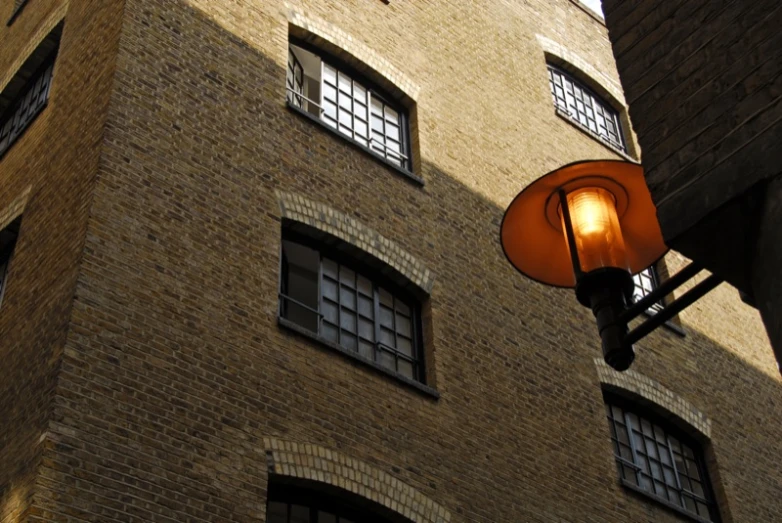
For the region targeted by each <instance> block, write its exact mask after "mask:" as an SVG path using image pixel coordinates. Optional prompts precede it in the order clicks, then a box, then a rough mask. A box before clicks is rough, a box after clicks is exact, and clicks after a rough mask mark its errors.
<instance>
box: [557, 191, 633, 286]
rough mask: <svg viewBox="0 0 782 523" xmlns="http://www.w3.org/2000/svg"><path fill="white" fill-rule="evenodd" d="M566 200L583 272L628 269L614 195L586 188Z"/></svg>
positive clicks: (571, 193) (567, 196)
mask: <svg viewBox="0 0 782 523" xmlns="http://www.w3.org/2000/svg"><path fill="white" fill-rule="evenodd" d="M566 199H567V206H568V210H569V211H570V219H571V221H572V224H573V234H574V236H575V240H576V248H577V249H578V258H579V261H580V262H581V270H582V271H584V272H590V271H593V270H595V269H600V268H603V267H616V268H619V269H625V270H628V268H629V263H628V260H627V251H626V249H625V242H624V239H623V238H622V230H621V229H620V227H619V218H618V217H617V215H616V204H615V201H614V197H613V196H612V195H611V193H610V192H609V191H607V190H605V189H602V188H599V187H584V188H580V189H576V190H574V191H572V192H569V193H567V195H566ZM560 214H561V213H560ZM563 220H564V217H563ZM563 230H564V223H563ZM565 242H566V243H567V237H566V236H565ZM568 248H569V247H568Z"/></svg>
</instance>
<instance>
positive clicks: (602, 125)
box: [548, 64, 626, 151]
mask: <svg viewBox="0 0 782 523" xmlns="http://www.w3.org/2000/svg"><path fill="white" fill-rule="evenodd" d="M548 71H549V86H550V88H551V95H552V98H553V100H554V105H555V106H556V107H558V108H559V109H561V110H562V111H564V112H565V113H567V114H568V115H569V116H570V118H572V119H573V120H575V121H577V122H578V123H579V124H581V125H582V126H584V127H585V128H586V129H589V130H590V131H591V132H592V133H593V134H595V135H596V136H598V137H600V138H601V139H603V140H605V141H606V142H608V143H609V144H610V145H611V146H613V147H616V148H617V149H620V150H622V151H626V146H625V144H624V142H623V140H622V138H621V133H620V129H621V124H620V123H619V113H618V112H617V111H616V110H614V109H613V107H611V106H610V105H609V104H608V103H607V102H605V101H604V100H602V99H601V98H600V97H599V96H598V95H596V94H595V93H593V92H592V91H591V90H590V89H589V88H588V87H586V86H585V85H583V84H582V83H581V82H580V81H578V80H577V79H575V78H574V77H572V76H571V75H570V74H568V73H566V72H564V71H562V70H561V69H559V68H556V67H554V66H552V65H551V64H549V65H548ZM598 118H599V119H598Z"/></svg>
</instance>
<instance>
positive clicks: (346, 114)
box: [339, 109, 353, 127]
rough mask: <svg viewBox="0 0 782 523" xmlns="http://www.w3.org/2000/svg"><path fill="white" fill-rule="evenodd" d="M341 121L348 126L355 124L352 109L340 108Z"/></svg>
mask: <svg viewBox="0 0 782 523" xmlns="http://www.w3.org/2000/svg"><path fill="white" fill-rule="evenodd" d="M339 123H341V124H342V125H345V126H347V127H352V126H353V117H352V116H351V114H350V111H346V110H344V109H340V110H339Z"/></svg>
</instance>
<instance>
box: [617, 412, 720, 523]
mask: <svg viewBox="0 0 782 523" xmlns="http://www.w3.org/2000/svg"><path fill="white" fill-rule="evenodd" d="M617 403H618V402H613V401H608V400H607V401H606V404H605V409H606V414H607V416H608V425H609V427H610V429H611V441H612V442H613V446H614V455H615V458H616V468H617V471H618V474H619V478H620V480H621V481H622V483H623V484H626V485H629V486H630V487H632V488H634V489H636V490H641V491H643V492H644V493H648V494H650V495H651V496H654V497H655V498H657V499H660V500H661V501H663V502H665V503H666V504H668V505H671V506H672V507H674V508H676V509H677V510H680V511H683V512H685V513H687V514H689V515H691V516H695V517H696V518H697V519H700V520H703V521H717V517H718V516H717V512H716V506H715V503H714V501H713V498H712V495H711V488H710V485H709V481H708V477H707V474H706V468H705V466H704V462H703V457H702V455H701V453H700V449H699V448H698V446H697V445H695V444H694V443H693V442H691V441H690V440H688V439H686V438H683V437H680V436H679V435H678V433H676V431H675V429H674V430H671V429H670V428H669V427H666V426H665V425H664V424H662V423H658V422H657V421H653V420H652V418H649V417H646V416H643V415H640V414H638V413H637V412H634V411H633V410H632V409H628V408H625V407H624V406H621V405H619V404H617Z"/></svg>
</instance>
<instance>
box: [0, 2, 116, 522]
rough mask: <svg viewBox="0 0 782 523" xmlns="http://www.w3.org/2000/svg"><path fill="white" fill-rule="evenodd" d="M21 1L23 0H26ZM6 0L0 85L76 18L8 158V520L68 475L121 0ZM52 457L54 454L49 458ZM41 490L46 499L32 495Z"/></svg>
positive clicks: (4, 210) (4, 164)
mask: <svg viewBox="0 0 782 523" xmlns="http://www.w3.org/2000/svg"><path fill="white" fill-rule="evenodd" d="M17 3H18V2H17ZM13 4H14V2H0V19H1V20H2V24H0V82H2V83H0V87H5V85H6V83H7V82H8V81H9V80H10V78H11V77H12V76H13V75H14V74H15V73H16V71H17V70H18V69H19V67H20V66H21V65H22V63H23V62H24V60H25V59H26V58H27V57H28V56H29V55H30V53H32V51H33V50H34V49H35V48H36V47H37V45H38V44H39V43H40V42H41V41H42V40H43V39H44V37H45V36H46V35H47V34H48V33H49V32H50V31H51V30H52V29H53V28H54V27H55V26H56V25H57V24H58V23H59V22H60V21H61V20H63V18H65V19H66V20H67V21H66V24H65V27H64V30H63V34H62V46H61V49H60V53H59V57H58V59H57V62H56V66H55V71H54V82H53V86H52V90H51V95H50V98H49V103H48V106H47V107H46V108H45V109H44V110H43V112H42V113H41V114H40V115H39V116H38V117H37V119H36V120H35V121H34V122H33V123H32V124H31V126H30V127H29V128H28V129H27V131H26V132H25V133H24V135H22V136H21V138H19V140H18V141H17V142H16V143H15V144H14V145H13V146H12V147H11V149H10V150H9V151H8V152H7V153H6V154H5V155H4V156H3V158H2V160H0V179H1V180H2V183H1V184H0V215H2V216H3V217H4V219H5V217H6V216H9V217H10V215H11V214H14V215H18V214H19V213H21V214H22V216H23V219H22V226H21V231H20V237H19V240H18V242H17V244H16V249H15V251H14V256H13V259H12V260H11V265H10V268H9V272H8V280H7V287H6V289H5V293H4V297H3V302H2V308H1V309H0V338H2V343H0V359H2V362H3V363H2V379H0V419H2V429H0V521H2V522H3V523H7V522H17V521H24V520H28V519H31V520H35V519H38V518H42V519H43V520H50V517H49V516H48V515H46V513H44V512H42V511H41V510H40V508H39V507H38V506H37V503H36V502H37V501H38V500H39V499H41V498H40V497H39V496H41V497H47V496H49V495H52V491H53V490H56V489H59V488H60V487H59V486H58V485H57V484H56V482H53V481H52V480H51V479H50V477H49V475H48V474H47V473H46V470H47V469H50V468H52V467H56V465H55V464H54V463H53V462H52V461H51V460H43V461H42V460H41V458H42V451H43V449H44V448H52V447H51V441H50V440H49V439H48V436H49V435H50V434H51V432H49V431H50V430H51V429H52V426H54V425H53V423H56V419H55V418H53V417H52V408H53V401H55V400H54V398H53V396H52V393H53V389H54V386H55V380H56V373H57V370H58V369H59V367H60V365H61V361H62V354H63V346H64V342H65V337H66V333H67V331H68V321H69V314H70V308H71V306H72V303H73V295H74V290H75V285H76V278H77V274H78V272H79V261H80V260H81V258H82V256H83V249H84V237H85V230H86V226H87V216H88V210H89V205H90V201H91V187H92V185H93V183H94V178H95V175H96V173H97V167H98V156H99V149H100V144H101V140H102V132H103V122H104V120H105V115H106V106H107V103H108V99H109V92H110V88H111V79H112V73H113V65H114V61H115V58H116V42H117V37H118V30H119V21H120V20H121V3H120V2H113V1H94V2H93V1H79V2H71V3H70V5H69V4H68V3H67V2H62V1H57V0H30V1H29V2H27V4H26V5H25V6H24V9H23V10H22V11H21V12H20V13H19V14H18V16H17V17H16V18H15V19H14V21H13V23H12V24H11V25H10V26H9V25H6V22H7V21H8V19H9V18H10V16H11V13H12V10H13V8H14V5H13ZM41 465H43V466H41ZM34 498H35V500H36V502H33V499H34Z"/></svg>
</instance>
